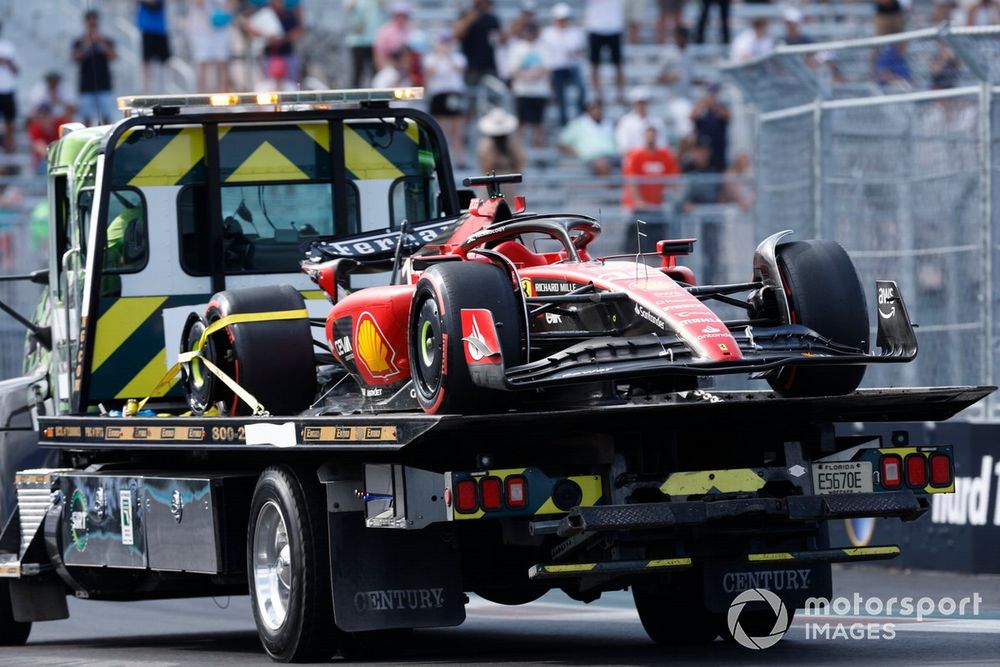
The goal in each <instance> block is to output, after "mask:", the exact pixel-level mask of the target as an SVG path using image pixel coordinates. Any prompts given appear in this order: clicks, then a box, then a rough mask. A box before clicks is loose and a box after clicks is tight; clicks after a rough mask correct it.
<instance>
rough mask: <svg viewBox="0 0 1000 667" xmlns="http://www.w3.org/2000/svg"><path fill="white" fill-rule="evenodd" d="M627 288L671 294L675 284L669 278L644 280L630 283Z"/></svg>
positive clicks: (674, 289) (674, 290) (675, 286)
mask: <svg viewBox="0 0 1000 667" xmlns="http://www.w3.org/2000/svg"><path fill="white" fill-rule="evenodd" d="M628 288H629V289H639V290H646V291H648V292H652V291H653V290H670V291H671V292H676V291H677V290H676V288H677V283H675V282H674V281H673V280H670V279H669V278H644V279H642V280H636V281H633V282H630V283H629V284H628ZM686 294H687V293H686V292H685V295H686Z"/></svg>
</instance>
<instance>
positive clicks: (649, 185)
mask: <svg viewBox="0 0 1000 667" xmlns="http://www.w3.org/2000/svg"><path fill="white" fill-rule="evenodd" d="M662 143H663V142H662V138H661V137H658V136H657V131H656V129H655V128H653V127H647V128H646V130H645V132H644V133H643V145H642V146H641V147H640V148H637V149H635V150H632V151H629V152H628V153H626V155H625V159H624V160H623V161H622V176H623V177H624V184H623V186H622V208H624V209H625V210H626V211H628V212H629V218H630V219H632V218H639V219H640V220H642V221H644V222H645V223H646V227H645V228H644V229H643V230H642V231H643V233H645V234H646V235H647V236H648V237H649V239H650V240H651V241H656V240H659V239H669V238H674V237H675V235H674V230H673V229H671V228H670V216H669V215H667V210H666V207H665V204H666V200H665V197H664V193H665V192H666V191H667V189H668V188H670V189H673V188H675V187H676V183H675V182H673V180H672V179H674V178H675V177H676V176H677V175H678V174H680V171H681V170H680V167H679V166H678V165H677V159H676V158H675V157H674V154H673V153H672V152H671V151H670V149H669V148H667V147H666V146H663V145H662ZM634 237H635V234H634V231H633V230H631V229H629V230H627V231H626V242H625V247H626V248H628V247H629V245H630V243H629V241H630V240H631V239H633V238H634ZM644 249H645V250H650V249H652V248H644Z"/></svg>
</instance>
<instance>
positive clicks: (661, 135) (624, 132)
mask: <svg viewBox="0 0 1000 667" xmlns="http://www.w3.org/2000/svg"><path fill="white" fill-rule="evenodd" d="M650 99H651V95H650V91H649V89H648V88H645V87H638V88H633V89H632V90H630V91H629V102H631V103H632V110H631V111H629V112H628V113H627V114H625V115H624V116H622V117H621V120H619V121H618V125H617V126H616V127H615V144H617V146H618V153H619V155H622V156H624V155H627V154H629V153H630V152H632V151H634V150H636V149H639V148H642V147H643V146H644V145H645V144H646V128H649V127H652V128H653V129H654V130H656V138H657V140H658V141H660V142H661V144H665V143H666V136H667V132H666V128H665V127H664V125H663V121H661V120H660V119H659V118H653V117H651V116H650V115H649V101H650Z"/></svg>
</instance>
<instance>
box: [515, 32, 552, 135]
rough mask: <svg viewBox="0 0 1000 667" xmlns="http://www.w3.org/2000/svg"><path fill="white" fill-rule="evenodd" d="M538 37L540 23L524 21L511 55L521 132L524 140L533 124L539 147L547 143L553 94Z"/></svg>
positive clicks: (532, 131) (532, 129)
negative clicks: (546, 124) (547, 111)
mask: <svg viewBox="0 0 1000 667" xmlns="http://www.w3.org/2000/svg"><path fill="white" fill-rule="evenodd" d="M538 36H539V29H538V24H537V23H526V24H524V27H523V28H522V29H521V38H520V39H518V40H516V41H514V42H513V43H512V44H511V45H510V50H509V51H508V54H507V57H508V59H509V60H508V63H507V70H508V71H509V72H510V81H511V83H510V86H511V91H512V92H513V93H514V99H515V101H516V103H517V119H518V122H519V127H518V133H519V135H520V136H521V137H522V139H523V136H524V135H523V133H524V132H525V131H526V129H525V128H527V127H529V126H530V127H531V144H532V145H533V146H534V147H535V148H540V147H541V146H542V144H543V143H544V129H545V128H544V127H543V123H544V122H545V106H546V104H548V101H549V97H551V96H552V84H551V81H550V72H549V67H548V64H547V62H546V60H545V51H544V49H543V48H542V43H541V41H540V40H539V39H538Z"/></svg>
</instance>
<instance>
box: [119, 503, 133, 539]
mask: <svg viewBox="0 0 1000 667" xmlns="http://www.w3.org/2000/svg"><path fill="white" fill-rule="evenodd" d="M118 499H119V504H120V505H121V508H120V509H121V524H122V544H123V545H125V546H127V547H130V546H132V545H133V544H135V535H134V533H133V531H132V491H131V490H130V489H122V490H121V491H119V492H118Z"/></svg>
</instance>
